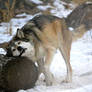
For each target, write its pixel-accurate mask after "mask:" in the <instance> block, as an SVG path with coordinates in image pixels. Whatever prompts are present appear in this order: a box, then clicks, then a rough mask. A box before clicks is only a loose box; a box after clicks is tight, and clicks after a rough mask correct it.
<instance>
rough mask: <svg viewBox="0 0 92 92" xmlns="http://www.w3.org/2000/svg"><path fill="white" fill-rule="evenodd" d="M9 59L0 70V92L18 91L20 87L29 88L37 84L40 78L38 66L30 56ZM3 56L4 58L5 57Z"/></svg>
mask: <svg viewBox="0 0 92 92" xmlns="http://www.w3.org/2000/svg"><path fill="white" fill-rule="evenodd" d="M3 58H4V60H3V62H5V58H6V59H7V58H8V59H9V60H8V62H7V63H6V64H4V65H3V66H2V71H1V72H0V78H1V80H2V81H1V80H0V92H1V88H2V90H4V91H2V92H16V91H18V90H20V89H24V90H26V89H29V88H33V87H34V86H35V83H36V81H37V79H38V67H37V66H36V65H35V64H34V63H33V62H32V60H30V59H29V58H28V57H26V56H25V57H23V56H21V57H17V56H16V57H7V56H3ZM3 58H2V59H3Z"/></svg>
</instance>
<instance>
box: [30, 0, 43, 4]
mask: <svg viewBox="0 0 92 92" xmlns="http://www.w3.org/2000/svg"><path fill="white" fill-rule="evenodd" d="M30 1H32V2H33V3H35V4H42V3H43V2H42V1H40V0H30Z"/></svg>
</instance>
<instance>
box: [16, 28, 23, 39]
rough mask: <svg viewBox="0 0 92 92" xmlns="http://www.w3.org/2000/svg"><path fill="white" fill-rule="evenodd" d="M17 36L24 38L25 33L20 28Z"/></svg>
mask: <svg viewBox="0 0 92 92" xmlns="http://www.w3.org/2000/svg"><path fill="white" fill-rule="evenodd" d="M16 36H17V37H18V38H24V33H23V31H22V30H21V29H19V28H18V29H17V33H16Z"/></svg>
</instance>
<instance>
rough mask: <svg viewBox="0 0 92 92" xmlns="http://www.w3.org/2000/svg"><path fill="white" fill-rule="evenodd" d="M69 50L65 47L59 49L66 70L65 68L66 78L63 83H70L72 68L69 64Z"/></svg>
mask: <svg viewBox="0 0 92 92" xmlns="http://www.w3.org/2000/svg"><path fill="white" fill-rule="evenodd" d="M70 48H71V47H69V48H68V49H67V45H64V47H61V48H60V52H61V54H62V56H63V58H64V60H65V64H66V68H67V76H66V79H65V80H64V82H72V67H71V64H70Z"/></svg>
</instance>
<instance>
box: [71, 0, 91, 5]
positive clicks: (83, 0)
mask: <svg viewBox="0 0 92 92" xmlns="http://www.w3.org/2000/svg"><path fill="white" fill-rule="evenodd" d="M87 1H91V2H92V0H72V2H74V3H75V4H77V5H80V4H83V3H85V2H87Z"/></svg>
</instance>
